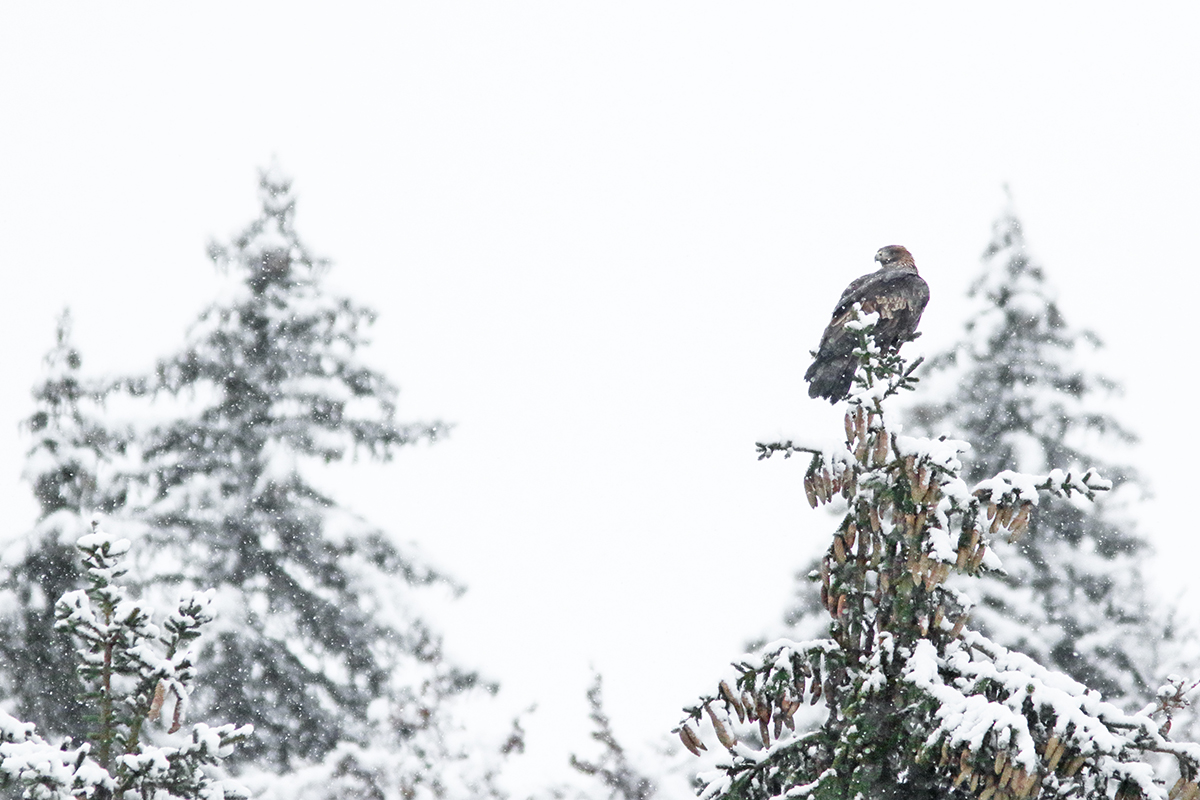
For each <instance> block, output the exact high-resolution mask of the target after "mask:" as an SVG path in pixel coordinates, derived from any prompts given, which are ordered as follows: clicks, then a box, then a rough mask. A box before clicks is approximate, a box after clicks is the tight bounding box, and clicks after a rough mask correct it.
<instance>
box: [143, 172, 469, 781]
mask: <svg viewBox="0 0 1200 800" xmlns="http://www.w3.org/2000/svg"><path fill="white" fill-rule="evenodd" d="M260 189H261V200H262V212H261V214H260V215H259V216H258V218H257V219H255V220H254V221H253V222H252V223H251V224H250V225H249V226H248V227H247V228H246V229H245V231H244V232H243V233H241V234H240V235H238V236H237V237H236V238H234V240H233V241H232V243H230V244H229V245H226V246H218V245H214V246H212V248H211V255H212V257H213V259H214V260H215V261H216V262H217V264H218V265H220V266H221V267H223V268H225V269H226V270H228V271H230V272H231V273H232V276H231V277H232V279H233V281H232V282H233V284H234V288H233V289H232V290H231V291H230V293H229V294H228V295H227V296H225V297H223V298H222V299H221V300H219V301H218V302H217V303H216V304H214V305H213V306H211V307H210V308H209V309H208V310H207V311H205V312H204V313H203V314H202V316H201V318H200V319H199V321H198V322H197V323H196V324H195V325H194V327H193V328H192V330H191V331H190V333H189V336H188V339H187V341H186V344H185V346H184V347H183V348H182V350H180V351H179V352H178V353H176V354H175V355H172V356H170V357H168V358H164V359H163V360H161V361H160V362H159V364H158V367H157V371H156V373H155V375H153V376H152V377H149V378H146V379H142V380H134V381H130V382H129V383H128V384H127V386H126V390H127V391H129V392H130V393H132V394H134V395H142V396H145V397H149V398H153V400H154V407H155V408H156V409H157V410H156V411H155V412H154V413H156V414H158V415H159V416H160V417H161V416H164V415H165V416H167V417H168V418H167V419H166V421H164V422H162V423H161V424H158V425H156V426H155V427H153V429H151V430H149V431H147V432H146V433H145V435H143V436H142V437H141V446H142V450H143V452H144V459H145V467H144V471H143V473H142V475H141V476H140V477H141V481H142V484H143V486H144V491H145V492H146V494H147V495H148V496H147V497H146V498H145V499H144V501H141V502H142V505H143V507H141V508H140V510H138V512H137V513H138V515H139V516H140V517H141V518H142V520H143V521H144V522H145V523H146V526H147V528H148V533H147V534H146V541H143V542H139V543H138V548H137V551H138V555H139V558H142V559H143V560H144V563H141V564H139V569H138V571H137V573H136V574H137V575H138V576H139V578H141V579H142V580H143V582H144V583H145V584H146V585H147V586H150V585H157V586H168V587H174V586H177V585H183V586H213V587H215V589H216V592H217V597H216V600H215V601H214V602H215V604H216V606H217V607H218V608H219V609H220V612H221V613H220V615H219V617H218V623H217V625H216V631H215V633H214V635H213V636H211V637H209V638H208V639H207V640H206V644H205V645H204V647H203V653H202V658H201V660H200V663H199V665H198V669H199V671H200V673H199V675H200V677H199V685H200V690H199V691H198V692H197V694H196V696H195V698H194V700H193V702H194V704H195V705H196V706H197V707H198V708H199V709H201V710H202V713H203V714H204V715H206V716H208V717H212V718H217V719H224V720H230V721H235V722H238V723H251V724H253V725H254V727H255V738H254V740H253V741H251V742H248V743H247V745H246V746H245V747H244V748H241V749H239V755H240V761H239V763H240V764H242V765H245V762H246V761H247V760H253V761H254V762H255V764H254V767H255V768H256V769H271V770H275V771H288V770H291V771H292V776H291V779H289V780H288V781H284V780H282V779H279V780H275V779H272V780H270V781H268V784H269V786H270V787H273V788H271V791H277V792H279V793H281V794H287V795H288V796H289V798H291V800H295V798H297V797H319V796H328V795H330V794H331V793H332V794H333V795H340V796H343V797H349V796H376V795H375V794H373V792H382V793H383V795H381V796H389V797H391V796H404V797H418V796H421V797H423V796H430V797H433V796H442V795H445V794H450V795H456V794H460V795H461V794H462V793H464V792H465V793H472V794H474V795H475V796H479V795H484V794H487V793H489V792H490V791H491V790H490V789H489V788H488V786H486V785H484V784H486V783H487V777H488V776H487V774H486V770H485V769H483V768H480V770H479V773H480V775H477V776H476V777H474V778H468V776H467V773H468V772H469V770H468V769H467V766H468V765H466V764H465V762H464V761H462V758H463V753H462V752H461V751H459V750H455V749H454V747H455V744H454V742H455V738H454V733H455V731H456V730H458V729H457V728H455V727H454V726H453V724H452V723H451V722H450V720H449V719H448V717H449V716H450V715H449V712H448V711H447V709H446V705H447V704H448V703H450V702H451V701H452V700H453V698H455V697H456V696H459V695H463V694H464V693H466V692H467V690H469V689H470V688H471V687H480V688H484V689H490V688H491V687H486V686H484V685H483V684H482V683H481V681H480V680H479V679H478V678H477V676H476V675H475V674H474V673H472V672H469V671H465V670H462V669H459V668H457V667H455V666H454V665H452V664H450V663H448V661H447V659H446V658H444V656H443V653H442V650H441V640H440V637H439V636H438V635H437V634H436V633H435V632H434V631H433V630H432V629H431V628H430V627H429V626H428V625H427V624H426V623H425V622H424V621H423V619H422V618H421V617H420V616H419V615H418V613H417V611H416V609H415V602H416V599H415V598H416V593H417V592H419V591H420V587H422V586H427V585H430V584H436V583H441V584H445V585H450V584H449V582H448V581H447V580H446V579H445V578H444V577H443V576H441V575H439V574H437V573H436V572H434V571H433V570H431V569H429V568H426V567H424V566H422V565H421V564H420V563H418V562H417V561H416V560H414V559H413V558H412V557H411V556H410V555H408V554H406V553H405V552H402V551H401V549H400V548H399V547H398V546H397V544H396V543H395V542H394V541H393V539H392V538H391V537H390V536H389V535H388V534H387V533H386V532H384V531H382V530H380V529H378V528H376V527H373V526H371V525H369V524H367V523H366V522H365V521H363V520H362V519H361V518H359V517H358V516H356V515H354V514H353V513H351V512H349V511H348V510H347V509H344V508H342V507H340V506H339V505H338V504H337V503H336V502H335V501H334V499H333V498H331V497H328V496H326V495H325V494H323V493H322V492H321V491H320V490H318V489H317V488H316V487H315V486H314V484H313V483H312V477H313V476H314V475H315V474H316V472H317V471H319V470H320V467H321V466H322V465H323V464H325V463H328V462H333V461H338V460H341V459H345V458H347V457H349V456H357V455H365V456H368V457H372V458H377V459H387V458H389V457H390V456H391V455H392V453H393V452H394V451H395V450H396V448H399V447H401V446H403V445H406V444H409V443H412V442H416V441H418V440H422V439H425V440H433V439H436V438H437V437H438V435H439V434H440V433H441V432H442V431H443V430H444V426H442V425H441V424H439V423H430V424H401V423H399V422H397V420H396V416H395V402H396V394H397V392H396V389H395V387H394V386H393V385H392V384H391V383H389V382H388V380H387V379H386V378H385V377H384V376H383V375H381V374H380V373H378V372H376V371H374V370H372V369H370V368H368V367H367V366H366V365H364V364H363V363H362V362H361V361H360V357H359V351H360V348H362V346H363V345H364V343H365V341H366V339H365V329H366V327H367V326H368V325H369V324H370V323H371V321H372V319H373V315H372V313H371V312H370V311H368V310H366V309H364V308H363V307H361V306H359V305H357V304H355V303H354V302H352V301H351V300H349V299H346V298H342V297H336V296H331V295H330V294H327V293H326V292H325V291H323V290H322V287H321V277H322V273H323V272H324V270H325V269H326V264H325V262H323V261H321V260H318V259H317V258H315V257H314V256H313V255H312V254H311V253H310V251H309V249H308V248H307V247H306V246H305V245H304V244H303V243H302V242H301V241H300V239H299V237H298V236H297V233H296V230H295V228H294V224H293V223H294V220H293V218H294V210H295V206H294V199H293V196H292V194H291V191H290V182H289V181H288V180H286V179H284V178H282V177H280V176H279V175H278V174H276V173H275V172H273V171H268V172H264V173H263V174H262V175H261V181H260ZM164 405H165V407H166V411H165V412H164V411H163V410H162V409H163V407H164ZM475 756H476V758H475V759H474V760H473V761H472V764H471V767H472V768H473V767H474V766H477V765H478V764H479V763H480V762H482V761H483V760H484V759H482V758H480V757H478V756H479V754H478V753H477V754H475ZM322 759H324V761H322ZM460 767H461V768H462V769H459V768H460ZM245 779H246V780H247V781H250V780H251V777H250V775H249V773H246V776H245ZM460 783H461V784H464V787H465V788H463V787H458V784H460ZM456 787H458V788H456ZM264 791H267V789H266V788H264Z"/></svg>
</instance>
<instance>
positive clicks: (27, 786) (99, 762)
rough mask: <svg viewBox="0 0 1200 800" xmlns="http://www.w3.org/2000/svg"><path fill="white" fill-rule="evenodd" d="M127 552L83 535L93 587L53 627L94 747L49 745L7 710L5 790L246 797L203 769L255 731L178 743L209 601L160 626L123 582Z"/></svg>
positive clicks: (48, 797) (47, 795)
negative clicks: (60, 635) (73, 655)
mask: <svg viewBox="0 0 1200 800" xmlns="http://www.w3.org/2000/svg"><path fill="white" fill-rule="evenodd" d="M129 546H130V543H129V540H128V539H114V538H112V537H110V536H109V535H108V534H106V533H104V532H102V531H100V530H99V529H98V528H97V529H94V530H93V531H92V532H91V533H87V534H84V535H83V536H81V537H79V542H78V549H79V551H80V552H81V553H82V555H83V566H84V570H83V571H84V574H85V577H86V583H87V588H86V589H79V590H75V591H70V592H67V593H66V594H64V595H63V596H62V597H61V598H60V599H59V600H58V603H57V604H56V606H55V617H56V619H57V621H56V623H55V627H56V628H58V629H59V630H61V631H63V632H64V633H66V634H67V635H68V636H69V637H70V638H71V639H73V640H74V641H75V643H76V645H77V659H76V660H77V662H78V664H79V675H80V677H81V678H82V684H83V686H84V688H85V693H84V694H83V699H84V700H85V701H86V704H87V707H88V711H89V720H90V722H91V725H92V729H91V731H90V732H89V733H88V734H87V737H86V738H87V741H85V742H83V743H81V744H75V743H74V742H72V741H70V740H64V741H62V742H61V743H58V744H52V743H51V742H48V741H47V740H46V739H45V738H43V737H42V736H40V735H38V734H37V733H36V732H35V730H34V726H33V725H32V724H30V723H25V722H20V721H18V720H17V719H16V718H14V717H12V716H10V715H8V714H5V713H3V712H0V786H3V787H4V788H16V789H19V790H21V791H22V796H24V797H29V798H36V799H37V800H68V798H77V797H88V798H104V797H117V798H127V797H155V798H162V799H163V800H168V798H179V799H180V800H198V798H222V797H224V798H236V797H246V796H247V795H246V794H245V792H244V791H242V790H241V789H240V788H239V787H238V786H236V785H234V784H230V783H226V782H223V781H218V780H215V779H213V778H212V777H211V776H210V775H209V774H208V772H206V770H205V767H209V766H214V765H217V764H219V763H220V762H221V761H222V760H224V759H225V758H227V757H228V756H229V755H230V753H232V752H233V749H234V746H235V745H236V744H238V743H239V742H242V741H244V740H245V739H246V738H247V737H248V736H249V735H250V734H251V728H250V727H249V726H243V727H241V728H237V727H235V726H233V725H221V726H219V727H215V728H213V727H209V726H208V725H206V724H204V723H196V724H194V725H193V726H192V728H191V730H190V731H189V733H187V734H178V735H176V734H177V732H178V731H179V730H180V728H181V727H182V718H183V712H184V708H185V705H186V701H187V698H188V693H189V691H190V685H191V683H192V679H193V677H194V674H195V669H194V654H193V651H192V644H193V642H194V641H195V640H196V638H197V637H198V636H199V635H200V628H201V626H203V625H205V624H206V623H208V622H210V621H211V620H212V616H211V613H210V611H209V603H210V600H211V594H212V593H211V592H195V593H191V594H190V595H188V596H187V597H185V598H184V599H183V600H182V601H180V603H179V605H178V607H177V608H176V610H175V611H174V613H172V614H171V615H170V616H169V617H168V618H167V619H166V620H165V621H164V622H163V625H162V627H161V628H160V627H159V626H157V625H155V624H154V623H153V622H152V621H151V618H152V614H151V611H150V610H149V609H148V608H146V607H145V605H144V604H142V603H139V602H136V601H133V600H130V599H129V598H128V597H127V596H126V592H125V588H124V587H123V586H122V585H120V584H119V583H116V580H117V579H118V578H120V577H121V576H122V575H123V574H124V573H125V566H124V565H123V564H121V563H120V562H121V558H122V556H124V555H125V554H126V553H127V552H128V550H129ZM164 712H169V714H168V715H167V716H164ZM168 719H169V720H170V722H169V726H170V727H169V729H168V730H167V731H166V732H165V733H163V732H161V731H158V732H156V736H154V737H153V738H156V739H159V740H161V743H159V744H153V743H151V742H149V741H148V740H149V739H150V738H152V737H151V736H150V734H151V729H152V728H156V727H166V726H167V724H168V723H165V720H168Z"/></svg>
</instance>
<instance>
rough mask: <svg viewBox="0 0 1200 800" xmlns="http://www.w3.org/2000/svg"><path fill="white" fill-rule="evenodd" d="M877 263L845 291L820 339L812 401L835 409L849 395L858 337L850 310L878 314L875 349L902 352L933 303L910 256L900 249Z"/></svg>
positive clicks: (811, 378) (884, 250)
mask: <svg viewBox="0 0 1200 800" xmlns="http://www.w3.org/2000/svg"><path fill="white" fill-rule="evenodd" d="M875 260H876V261H878V262H879V264H880V266H879V269H877V270H876V271H875V272H871V273H868V274H866V275H863V276H862V277H861V278H859V279H857V280H855V281H854V282H853V283H851V284H850V285H849V286H847V287H846V291H844V292H842V297H841V299H840V300H838V304H837V308H835V309H834V310H833V320H832V321H831V322H830V323H829V327H827V328H826V329H825V333H824V334H823V335H822V336H821V347H820V349H819V350H818V351H817V354H816V359H815V360H814V361H813V363H812V366H811V367H809V368H808V372H806V373H804V379H805V380H806V381H808V382H809V387H808V396H809V397H824V398H825V399H826V400H828V401H829V402H831V403H837V402H840V401H841V400H844V399H845V398H846V395H848V394H849V393H850V386H851V384H852V383H853V382H854V370H855V368H856V367H857V366H858V362H857V360H856V359H855V358H854V346H855V343H856V341H857V337H856V336H855V335H854V333H853V332H851V331H847V330H846V328H845V326H846V322H847V321H848V320H849V319H850V309H851V307H852V306H853V305H854V304H855V303H860V304H861V305H862V310H863V311H864V312H865V313H867V314H871V313H874V312H876V311H878V312H879V322H878V323H877V324H876V325H875V344H876V345H878V346H879V349H880V350H883V351H887V350H893V349H895V348H898V347H899V346H900V345H902V344H903V343H904V342H907V341H908V340H910V339H912V338H913V335H914V334H915V333H916V330H917V323H918V322H920V321H921V312H922V311H924V310H925V304H926V303H928V302H929V286H928V285H927V284H926V283H925V281H924V280H923V279H922V278H921V276H920V275H918V274H917V265H916V263H915V262H914V261H913V257H912V254H911V253H909V252H908V250H906V249H905V248H903V247H901V246H900V245H898V244H892V245H888V246H887V247H881V248H879V252H878V253H876V254H875Z"/></svg>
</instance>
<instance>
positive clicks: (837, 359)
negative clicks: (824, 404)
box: [804, 353, 858, 405]
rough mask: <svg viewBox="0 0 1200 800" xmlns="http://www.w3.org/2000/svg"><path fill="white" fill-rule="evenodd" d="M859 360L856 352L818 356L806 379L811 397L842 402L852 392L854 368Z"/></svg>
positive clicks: (806, 374)
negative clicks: (856, 358) (856, 357)
mask: <svg viewBox="0 0 1200 800" xmlns="http://www.w3.org/2000/svg"><path fill="white" fill-rule="evenodd" d="M857 366H858V362H857V361H856V360H855V358H854V354H853V353H851V354H847V355H837V356H832V357H829V356H826V357H822V356H820V355H818V356H817V358H816V360H815V361H813V363H812V366H810V367H809V368H808V372H806V373H804V380H806V381H808V396H809V397H824V398H825V399H826V400H828V401H829V402H831V403H833V404H835V405H836V404H837V403H840V402H841V401H843V400H845V399H846V395H848V394H850V385H851V384H852V383H853V382H854V369H855V367H857Z"/></svg>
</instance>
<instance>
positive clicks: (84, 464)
mask: <svg viewBox="0 0 1200 800" xmlns="http://www.w3.org/2000/svg"><path fill="white" fill-rule="evenodd" d="M45 365H46V372H45V375H44V377H43V378H42V380H41V381H40V382H39V383H38V384H37V386H35V387H34V389H33V397H34V402H35V410H34V413H33V414H32V415H31V416H30V417H29V418H28V419H27V420H25V423H24V427H25V429H26V430H27V431H28V432H29V434H30V436H31V438H32V440H33V442H32V446H31V448H30V450H29V455H28V458H27V461H26V464H25V470H24V478H25V480H27V481H28V482H29V484H30V486H31V487H32V489H33V493H34V496H35V497H36V498H37V501H38V504H39V506H40V511H41V513H40V518H39V521H38V523H37V524H36V525H35V526H34V528H33V530H31V531H29V532H27V533H26V534H25V535H23V536H21V537H18V538H16V539H14V540H12V541H10V542H8V543H7V545H6V548H5V550H4V552H3V555H2V557H0V563H2V566H3V580H2V582H0V663H2V664H3V670H2V671H0V694H2V695H3V697H4V698H5V700H6V701H7V704H8V705H9V707H10V708H9V710H11V711H12V712H13V713H15V714H17V715H18V716H19V717H20V718H21V719H27V720H33V721H35V722H36V723H37V724H38V725H40V726H41V727H42V728H43V729H45V730H50V731H53V732H55V733H62V734H70V735H72V736H82V735H83V734H85V733H86V732H87V727H86V724H85V722H84V720H83V707H82V705H81V704H80V701H79V699H78V695H79V694H80V692H81V691H82V687H81V685H80V683H79V679H78V676H77V675H76V673H75V669H74V664H75V660H76V655H75V648H74V646H73V645H72V643H71V641H70V639H69V637H67V636H66V634H65V633H63V632H61V631H57V630H55V628H54V602H55V601H56V600H57V599H58V598H59V597H60V596H61V595H62V594H63V593H64V592H66V591H68V590H71V589H75V588H77V587H78V586H81V585H82V580H83V577H82V572H81V570H80V567H79V556H78V553H77V551H76V550H75V541H76V540H77V539H78V538H79V537H80V536H82V535H84V534H85V533H87V532H88V531H89V530H90V526H89V522H88V520H89V515H90V514H91V513H92V512H96V511H100V512H111V511H113V510H114V509H115V508H117V507H119V506H121V505H122V504H123V503H124V496H125V493H124V490H123V489H122V488H121V481H120V480H119V478H118V477H117V474H118V473H119V471H120V469H121V459H122V457H123V454H124V452H125V449H126V442H125V438H124V437H123V436H121V435H118V434H117V433H116V432H114V431H111V430H108V429H107V428H106V427H105V425H104V424H103V422H102V411H103V409H102V408H101V405H100V399H101V397H102V395H103V388H102V387H100V386H99V385H96V384H95V382H92V381H87V380H85V379H83V378H82V377H81V376H80V365H81V361H80V355H79V351H78V350H77V349H76V348H75V346H74V344H73V343H72V341H71V318H70V315H69V314H68V313H66V312H64V313H63V315H62V317H60V319H59V321H58V326H57V336H56V342H55V344H54V347H53V348H51V350H50V351H49V352H48V353H47V354H46V358H45Z"/></svg>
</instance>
